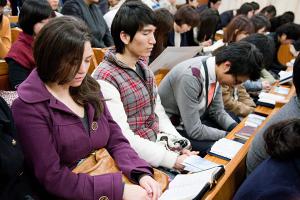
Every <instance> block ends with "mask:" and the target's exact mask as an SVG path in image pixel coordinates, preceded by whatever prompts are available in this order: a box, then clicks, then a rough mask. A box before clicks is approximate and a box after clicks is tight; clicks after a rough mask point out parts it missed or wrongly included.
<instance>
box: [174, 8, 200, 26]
mask: <svg viewBox="0 0 300 200" xmlns="http://www.w3.org/2000/svg"><path fill="white" fill-rule="evenodd" d="M174 21H175V23H176V24H177V25H178V26H181V25H182V24H188V25H190V26H191V27H195V26H197V25H198V24H199V14H198V12H197V11H196V9H195V8H194V7H192V6H190V5H184V6H182V7H180V8H179V9H178V10H177V11H176V13H175V15H174Z"/></svg>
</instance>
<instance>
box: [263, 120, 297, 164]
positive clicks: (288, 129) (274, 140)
mask: <svg viewBox="0 0 300 200" xmlns="http://www.w3.org/2000/svg"><path fill="white" fill-rule="evenodd" d="M264 140H265V142H266V144H265V146H266V151H267V152H268V154H269V155H270V156H271V157H272V158H275V159H281V160H286V159H290V158H295V157H297V158H298V157H299V155H300V154H299V152H300V119H296V118H295V119H289V120H285V121H281V122H279V123H276V124H273V125H272V126H270V127H269V128H268V129H267V130H266V131H265V132H264Z"/></svg>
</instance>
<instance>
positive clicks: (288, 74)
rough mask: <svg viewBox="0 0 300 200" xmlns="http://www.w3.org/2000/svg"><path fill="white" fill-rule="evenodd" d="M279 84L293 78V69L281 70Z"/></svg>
mask: <svg viewBox="0 0 300 200" xmlns="http://www.w3.org/2000/svg"><path fill="white" fill-rule="evenodd" d="M279 76H280V79H279V84H284V83H287V82H290V81H292V80H293V71H288V72H287V71H280V72H279Z"/></svg>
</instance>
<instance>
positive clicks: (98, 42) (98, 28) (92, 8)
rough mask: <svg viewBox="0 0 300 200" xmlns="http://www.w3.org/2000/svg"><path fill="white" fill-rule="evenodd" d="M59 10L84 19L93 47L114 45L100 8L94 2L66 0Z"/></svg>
mask: <svg viewBox="0 0 300 200" xmlns="http://www.w3.org/2000/svg"><path fill="white" fill-rule="evenodd" d="M61 12H62V14H64V15H72V16H75V17H78V18H80V19H82V20H83V21H85V23H86V24H87V25H88V27H89V28H90V30H91V32H92V35H93V39H92V46H93V47H99V48H104V47H110V46H112V45H114V43H113V39H112V37H111V34H110V31H109V29H108V26H107V24H106V22H105V20H104V18H103V15H102V13H101V10H100V9H99V7H98V6H97V5H96V4H91V5H89V6H88V5H87V4H85V3H84V0H68V1H67V2H66V3H65V4H64V6H63V8H62V11H61Z"/></svg>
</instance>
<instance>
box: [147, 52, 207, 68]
mask: <svg viewBox="0 0 300 200" xmlns="http://www.w3.org/2000/svg"><path fill="white" fill-rule="evenodd" d="M201 50H202V47H201V46H194V47H167V48H166V49H165V50H164V51H163V52H162V53H161V54H160V55H159V56H158V57H157V58H156V59H155V60H154V61H153V62H152V63H151V64H150V65H149V67H150V69H151V70H152V71H153V73H155V72H156V71H157V70H159V69H161V68H166V69H172V68H173V67H174V66H175V65H177V64H178V63H181V62H182V61H184V60H187V59H189V58H192V57H194V56H195V55H196V54H197V53H198V52H200V51H201Z"/></svg>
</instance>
